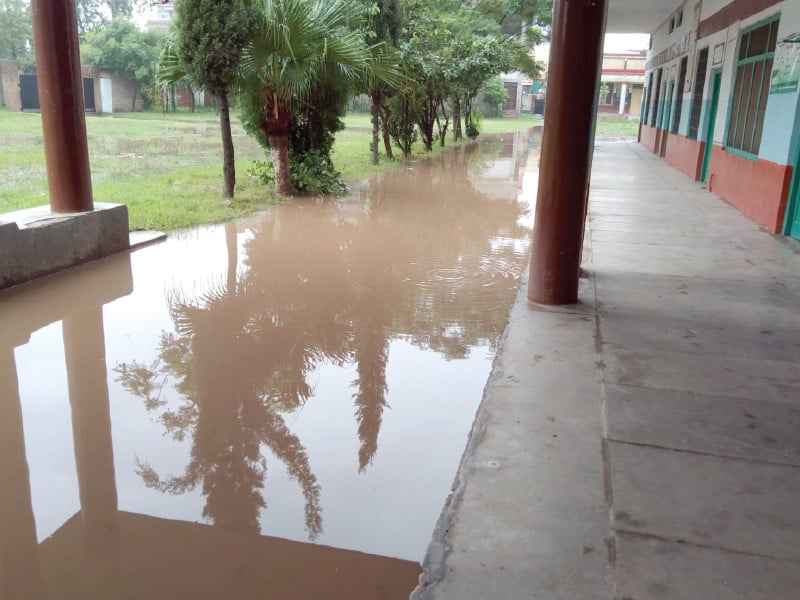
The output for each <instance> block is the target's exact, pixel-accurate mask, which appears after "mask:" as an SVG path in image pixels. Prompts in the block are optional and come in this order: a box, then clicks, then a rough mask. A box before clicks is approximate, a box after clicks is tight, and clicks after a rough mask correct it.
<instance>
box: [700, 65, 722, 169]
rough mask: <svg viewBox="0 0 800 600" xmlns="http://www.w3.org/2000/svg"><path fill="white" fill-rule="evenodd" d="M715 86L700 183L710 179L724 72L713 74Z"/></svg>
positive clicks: (712, 92) (712, 88) (713, 86)
mask: <svg viewBox="0 0 800 600" xmlns="http://www.w3.org/2000/svg"><path fill="white" fill-rule="evenodd" d="M711 77H712V79H713V84H712V85H711V108H710V110H709V113H708V122H707V124H706V135H705V136H704V140H705V143H706V147H705V149H704V150H703V168H702V170H701V171H700V181H706V179H707V178H708V163H709V162H710V161H711V146H712V145H713V143H714V124H715V123H716V122H717V109H719V88H720V86H721V85H722V71H714V72H713V73H712V74H711Z"/></svg>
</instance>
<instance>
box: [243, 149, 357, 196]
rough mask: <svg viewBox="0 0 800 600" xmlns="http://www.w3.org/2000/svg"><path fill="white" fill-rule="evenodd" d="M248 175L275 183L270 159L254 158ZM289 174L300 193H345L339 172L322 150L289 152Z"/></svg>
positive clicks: (293, 185)
mask: <svg viewBox="0 0 800 600" xmlns="http://www.w3.org/2000/svg"><path fill="white" fill-rule="evenodd" d="M248 174H249V175H252V176H254V177H258V179H259V180H260V181H261V183H263V184H264V185H269V186H274V185H275V169H274V168H273V165H272V161H271V160H254V161H253V162H252V163H251V164H250V170H249V171H248ZM289 175H290V177H291V180H292V187H294V189H296V190H297V191H298V192H300V193H302V194H330V195H335V196H338V195H341V194H346V193H347V186H346V185H345V184H344V180H343V179H342V175H341V173H339V172H338V171H337V170H336V169H335V168H334V167H333V163H331V161H330V160H329V159H328V158H327V157H326V156H325V153H324V152H322V151H313V150H312V151H310V152H306V153H305V154H303V155H296V154H290V156H289Z"/></svg>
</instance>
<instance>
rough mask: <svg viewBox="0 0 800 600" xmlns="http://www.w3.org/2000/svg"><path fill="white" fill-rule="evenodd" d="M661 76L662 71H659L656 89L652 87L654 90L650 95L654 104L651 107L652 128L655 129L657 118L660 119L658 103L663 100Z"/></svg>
mask: <svg viewBox="0 0 800 600" xmlns="http://www.w3.org/2000/svg"><path fill="white" fill-rule="evenodd" d="M661 74H662V69H659V70H658V71H657V74H656V87H651V88H650V89H651V90H653V91H652V92H651V94H650V96H651V98H652V99H653V100H652V104H651V106H650V126H651V127H655V124H656V118H657V117H658V108H659V106H658V101H659V100H660V98H661Z"/></svg>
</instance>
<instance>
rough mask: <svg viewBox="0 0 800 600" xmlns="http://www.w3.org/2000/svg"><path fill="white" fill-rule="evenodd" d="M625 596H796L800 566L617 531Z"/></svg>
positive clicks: (648, 599)
mask: <svg viewBox="0 0 800 600" xmlns="http://www.w3.org/2000/svg"><path fill="white" fill-rule="evenodd" d="M616 548H617V561H616V568H615V573H616V583H617V585H616V597H617V598H619V599H620V600H698V599H701V598H702V599H708V600H712V599H713V600H767V599H769V600H792V599H794V598H797V596H798V590H800V565H798V563H796V562H794V561H783V560H775V559H772V558H763V557H759V556H749V555H746V554H737V553H731V552H720V551H717V550H711V549H707V548H700V547H697V546H692V545H690V544H676V543H672V542H665V541H661V540H657V539H652V538H646V537H640V536H633V535H628V534H618V535H617V540H616Z"/></svg>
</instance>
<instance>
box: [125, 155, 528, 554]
mask: <svg viewBox="0 0 800 600" xmlns="http://www.w3.org/2000/svg"><path fill="white" fill-rule="evenodd" d="M492 151H493V152H496V148H494V149H492ZM484 162H485V156H484V155H483V154H482V150H481V149H480V147H478V146H473V147H471V148H466V149H465V148H459V149H456V151H453V152H450V153H448V154H445V155H443V156H442V157H441V158H439V159H438V160H431V161H428V162H427V163H425V164H423V165H421V166H419V167H418V168H417V169H416V170H415V172H414V176H413V177H408V176H407V175H406V174H404V173H391V174H387V175H385V176H384V177H382V178H379V179H375V180H373V181H372V182H371V183H370V184H369V185H368V186H367V187H366V188H365V189H364V190H363V191H362V192H361V195H360V196H359V198H357V199H350V200H349V201H346V202H345V204H344V205H338V204H333V203H326V202H324V201H314V200H310V201H309V200H305V201H298V202H295V203H291V204H286V205H281V206H278V207H276V208H275V209H274V210H272V211H271V212H270V213H269V214H268V215H265V216H264V217H263V218H261V219H260V220H259V224H258V226H257V227H256V228H255V229H253V230H252V231H251V234H252V235H251V236H250V237H249V239H248V240H247V241H246V242H245V244H244V252H243V260H242V261H241V263H242V269H241V273H240V274H237V273H236V267H237V264H239V262H240V261H239V260H238V246H237V244H238V242H237V240H236V235H235V231H234V232H233V233H232V232H231V230H230V229H228V230H227V236H226V239H227V247H228V259H229V260H228V273H227V277H226V278H225V280H224V282H223V281H220V282H219V283H217V284H211V285H209V286H207V290H206V291H205V292H203V293H200V294H196V295H189V294H187V293H186V292H185V291H182V290H180V289H177V290H175V291H174V292H173V293H172V294H170V296H169V308H170V315H171V317H172V321H173V324H174V328H175V331H174V332H164V333H163V334H162V338H161V346H160V349H159V354H158V360H157V361H156V362H155V363H153V364H150V365H146V364H144V363H138V362H131V363H127V364H122V365H120V366H118V367H117V373H118V379H119V381H121V382H122V384H123V385H124V386H125V388H126V389H127V390H128V391H129V392H130V393H132V394H135V395H137V396H139V397H140V398H142V399H143V400H144V403H145V407H146V408H147V409H148V410H150V411H153V412H156V413H157V414H158V415H159V418H160V421H161V423H162V424H163V426H164V428H165V430H166V431H167V432H168V433H169V434H170V435H171V436H172V437H174V438H175V439H177V440H182V439H191V441H192V450H191V458H190V460H189V464H188V465H187V466H186V469H185V471H184V473H183V474H182V475H178V476H172V477H167V478H162V477H161V476H160V475H159V474H158V473H157V472H156V471H155V469H154V468H153V467H152V466H151V465H150V464H148V463H147V462H146V461H141V462H139V463H138V470H139V473H140V475H141V476H142V478H143V479H144V481H145V483H146V484H147V485H148V486H149V487H151V488H154V489H158V490H160V491H162V492H165V493H172V494H180V493H183V492H186V491H188V490H192V489H196V488H198V487H201V489H202V493H203V494H204V496H205V497H206V505H205V507H204V510H203V515H204V517H206V518H207V519H209V520H210V521H211V522H212V523H214V524H215V525H220V526H224V527H228V528H231V529H233V530H236V531H240V532H250V533H256V532H259V531H260V523H259V512H260V511H261V510H262V509H263V508H264V507H265V505H266V503H265V500H264V496H263V492H262V490H263V488H264V484H265V478H266V474H267V460H266V459H265V457H264V454H263V453H262V447H265V448H268V449H269V450H270V451H271V453H272V454H274V455H275V456H276V457H277V458H278V459H280V460H281V461H282V462H283V463H284V464H285V465H286V468H287V471H288V473H289V474H290V475H291V476H292V477H293V478H294V479H295V480H296V481H297V482H298V483H299V485H300V487H301V489H302V491H303V494H304V497H305V517H306V519H305V520H306V529H307V532H308V535H309V537H310V538H311V539H315V538H316V537H317V536H318V535H319V534H320V532H321V531H322V517H321V509H320V488H319V485H318V483H317V480H316V477H315V476H314V474H313V472H312V470H311V466H310V463H309V458H308V455H307V452H306V450H305V448H304V447H303V445H302V443H301V442H300V440H299V439H298V438H297V436H295V435H294V434H293V433H292V432H291V431H290V430H289V428H288V427H287V425H286V423H285V421H284V419H283V416H282V415H285V414H287V413H291V412H293V411H296V410H297V409H298V408H299V407H301V406H302V405H303V404H304V403H305V402H306V401H307V400H308V399H309V398H311V397H312V396H313V395H314V389H313V387H312V385H311V384H310V383H309V380H310V375H311V374H312V373H313V372H314V371H315V370H317V369H318V368H319V367H320V366H322V365H323V364H334V365H340V366H345V365H354V367H355V370H356V373H357V376H356V378H355V380H354V381H353V383H352V388H353V390H354V391H353V399H354V403H355V411H354V413H355V414H354V416H355V419H356V422H357V431H358V437H359V442H360V445H359V450H358V468H359V471H360V472H364V471H365V470H366V469H367V468H368V467H369V465H370V464H372V462H373V461H374V459H375V457H376V455H377V452H378V447H379V444H378V438H379V432H380V429H381V424H382V420H383V418H384V414H385V411H386V410H387V408H388V407H389V405H388V402H387V395H388V391H389V389H388V384H387V363H388V359H389V349H390V343H391V340H392V339H397V338H402V339H405V340H407V341H409V342H411V343H412V344H414V345H417V346H419V347H421V348H424V349H428V350H433V351H436V352H439V353H442V354H443V355H444V356H446V357H447V358H448V359H459V358H464V357H466V356H468V355H469V353H470V352H471V350H472V349H473V348H475V347H478V346H494V344H495V343H496V340H497V338H498V337H499V336H500V334H501V333H502V331H503V328H504V327H505V322H506V316H507V314H508V307H509V305H510V303H511V301H512V299H513V297H514V294H515V292H516V289H517V286H518V283H519V279H518V277H519V274H520V273H521V271H522V269H523V266H524V262H525V260H526V256H525V253H524V251H523V249H522V248H521V247H520V245H521V243H520V242H519V240H522V239H524V238H525V237H526V236H525V232H524V231H523V230H522V229H521V228H520V227H519V226H518V225H517V219H518V217H519V216H520V210H521V209H520V208H519V206H518V205H517V203H516V199H515V198H509V199H507V200H497V199H494V200H487V198H486V197H485V196H483V195H482V194H480V193H478V192H476V191H475V188H474V187H473V185H472V181H471V179H470V177H471V176H472V177H473V178H474V177H475V174H474V173H475V169H474V168H475V165H476V164H477V165H480V164H481V163H484ZM470 173H472V175H470ZM365 209H366V210H365ZM365 214H366V216H365ZM229 227H230V226H229ZM523 245H524V244H523ZM175 394H177V395H178V396H179V397H180V403H179V404H178V405H177V406H175V403H174V402H169V401H167V400H166V399H165V398H166V397H167V396H172V395H175Z"/></svg>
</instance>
